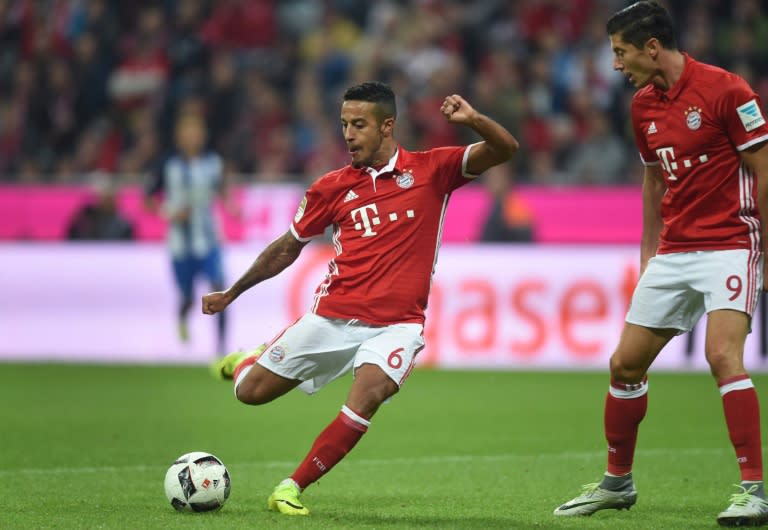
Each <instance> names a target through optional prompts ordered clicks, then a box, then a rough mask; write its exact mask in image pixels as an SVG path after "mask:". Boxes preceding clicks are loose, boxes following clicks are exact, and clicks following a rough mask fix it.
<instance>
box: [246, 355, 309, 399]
mask: <svg viewBox="0 0 768 530" xmlns="http://www.w3.org/2000/svg"><path fill="white" fill-rule="evenodd" d="M300 384H301V381H300V380H297V379H290V378H288V377H283V376H281V375H278V374H276V373H274V372H271V371H270V370H267V369H266V368H264V367H263V366H261V365H259V364H258V363H255V364H254V365H253V368H251V369H250V370H249V371H248V373H247V374H246V375H245V377H243V378H242V380H240V381H239V382H238V383H237V385H236V386H235V395H236V396H237V399H238V400H240V401H242V402H243V403H247V404H249V405H263V404H265V403H269V402H270V401H272V400H274V399H277V398H279V397H280V396H282V395H283V394H286V393H288V392H290V391H291V390H293V389H294V388H296V387H297V386H299V385H300Z"/></svg>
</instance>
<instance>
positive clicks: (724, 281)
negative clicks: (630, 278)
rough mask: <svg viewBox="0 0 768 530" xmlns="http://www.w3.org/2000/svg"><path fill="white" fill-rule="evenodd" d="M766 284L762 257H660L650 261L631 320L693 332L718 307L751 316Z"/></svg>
mask: <svg viewBox="0 0 768 530" xmlns="http://www.w3.org/2000/svg"><path fill="white" fill-rule="evenodd" d="M762 286H763V254H762V252H752V251H749V250H711V251H698V252H676V253H672V254H659V255H657V256H654V257H653V258H651V259H650V260H649V261H648V267H647V268H646V269H645V272H644V273H643V275H642V276H641V277H640V281H639V282H638V283H637V287H635V292H634V294H633V295H632V303H631V305H630V307H629V312H628V313H627V319H626V320H627V322H629V323H630V324H637V325H640V326H644V327H647V328H656V329H661V328H671V329H678V330H680V332H681V333H683V332H686V331H690V330H691V329H692V328H693V326H695V325H696V322H698V320H699V319H700V318H701V317H702V315H704V313H709V312H711V311H714V310H716V309H733V310H735V311H742V312H744V313H746V314H747V315H749V316H750V317H752V314H753V313H754V312H755V306H756V305H757V301H758V298H759V293H760V290H761V289H762Z"/></svg>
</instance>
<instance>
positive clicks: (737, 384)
mask: <svg viewBox="0 0 768 530" xmlns="http://www.w3.org/2000/svg"><path fill="white" fill-rule="evenodd" d="M717 385H718V386H719V387H720V395H721V396H724V395H726V394H727V393H728V392H733V391H734V390H747V389H748V388H754V387H755V385H753V384H752V379H750V378H749V375H747V374H743V375H737V376H736V377H730V378H728V379H723V380H722V381H720V382H718V384H717Z"/></svg>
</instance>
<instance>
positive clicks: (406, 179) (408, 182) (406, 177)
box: [395, 171, 414, 190]
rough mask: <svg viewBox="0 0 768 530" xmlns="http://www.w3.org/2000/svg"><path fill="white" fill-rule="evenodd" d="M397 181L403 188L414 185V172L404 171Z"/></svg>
mask: <svg viewBox="0 0 768 530" xmlns="http://www.w3.org/2000/svg"><path fill="white" fill-rule="evenodd" d="M395 182H397V185H398V186H400V187H401V188H403V189H404V190H405V189H408V188H410V187H411V186H413V182H414V179H413V173H411V172H410V171H404V172H402V173H401V174H400V175H398V176H397V180H396V181H395Z"/></svg>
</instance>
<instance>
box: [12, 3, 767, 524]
mask: <svg viewBox="0 0 768 530" xmlns="http://www.w3.org/2000/svg"><path fill="white" fill-rule="evenodd" d="M623 5H625V2H623V1H616V0H573V1H570V2H565V1H562V0H519V1H507V0H484V1H453V2H451V1H447V0H443V1H435V0H397V1H394V0H389V1H388V0H382V1H377V2H361V1H357V0H326V1H314V0H280V1H278V0H221V1H216V2H214V1H206V0H157V1H153V2H148V1H142V0H136V1H132V2H118V1H106V0H0V293H2V296H3V302H2V304H0V361H2V362H1V363H0V421H2V427H1V428H0V447H2V450H3V456H4V458H3V463H2V464H1V465H0V479H2V480H0V499H3V501H4V502H3V503H2V506H3V509H2V510H0V527H2V528H51V527H56V528H121V529H122V528H184V529H188V528H191V527H195V528H197V527H203V526H204V527H205V528H226V529H231V528H246V527H247V528H253V527H256V528H264V527H267V526H269V527H270V528H297V527H301V528H334V529H340V528H350V529H352V528H354V529H355V530H358V529H361V528H378V529H380V528H392V529H400V528H402V529H412V528H441V529H442V528H461V529H467V528H482V529H489V528H504V529H509V528H574V527H579V528H584V527H585V525H586V526H588V527H589V528H606V529H612V528H616V527H617V526H620V527H621V528H628V529H631V528H637V529H646V528H686V529H690V528H711V527H712V526H713V525H714V516H715V514H716V513H717V512H718V511H719V510H721V509H722V508H723V507H724V506H725V505H726V504H725V501H726V499H727V495H728V493H729V492H730V490H729V489H728V486H729V484H732V483H734V482H737V481H738V474H737V472H736V469H737V468H736V465H735V463H734V458H733V450H732V448H731V447H730V444H729V442H728V432H727V429H726V428H725V426H724V425H723V422H722V419H721V418H722V416H721V412H720V407H721V404H720V397H719V394H718V392H717V389H716V386H715V385H714V383H713V381H712V379H711V377H709V375H708V374H707V373H706V367H705V366H704V364H703V345H702V333H701V331H700V330H701V329H703V327H702V326H700V327H699V328H698V329H697V330H696V333H694V334H692V335H685V336H682V337H679V338H677V339H675V341H674V342H673V343H672V344H671V345H670V346H669V348H668V349H667V350H665V352H664V354H663V355H662V356H660V358H659V359H658V361H657V365H655V366H654V368H653V370H652V372H654V373H653V374H652V375H651V388H652V391H651V396H652V397H651V401H650V410H649V415H648V418H646V420H645V421H644V423H643V428H642V429H641V433H640V438H639V441H638V453H637V459H636V462H637V473H636V477H637V481H638V487H639V488H640V490H641V501H640V503H638V505H637V507H635V508H633V510H632V512H631V513H600V514H597V515H595V516H593V517H591V518H590V519H589V520H587V521H585V520H579V521H571V520H568V521H562V520H558V519H556V518H554V517H553V516H552V515H551V512H552V509H553V508H554V507H555V506H557V505H558V504H559V503H560V502H562V501H563V500H564V499H567V498H570V497H572V496H573V494H575V493H576V489H577V488H578V485H579V484H583V483H586V482H588V481H591V480H594V479H595V478H596V477H597V476H599V475H598V474H599V472H600V470H601V469H602V468H603V466H604V463H605V449H604V440H603V437H602V427H601V425H602V412H603V411H602V400H603V399H604V396H605V390H606V385H607V373H606V369H605V368H606V365H607V358H608V356H609V354H610V350H611V348H612V346H613V343H615V340H616V337H617V335H618V332H619V330H620V328H621V323H622V317H623V314H624V310H625V308H626V304H627V301H628V296H629V294H630V292H631V289H632V286H633V285H634V282H635V280H636V277H637V264H638V239H639V235H640V225H639V222H640V214H641V205H640V194H639V188H638V185H639V177H640V164H639V162H638V159H637V158H636V156H637V155H636V153H635V150H634V148H633V146H632V141H631V138H630V134H629V129H628V120H627V116H626V109H627V104H628V101H629V98H630V96H631V92H632V90H631V88H630V87H628V86H627V85H626V83H625V82H624V80H623V79H622V78H621V76H619V75H617V74H615V73H613V72H612V71H611V68H610V64H611V56H610V50H609V49H608V39H607V38H606V36H605V32H604V23H605V20H606V18H607V16H608V15H609V14H610V13H611V12H612V11H614V10H615V9H617V8H619V7H622V6H623ZM667 5H668V6H669V7H670V8H671V10H672V11H673V13H674V15H675V17H676V20H677V22H678V28H679V33H680V35H681V46H682V48H683V49H685V50H688V51H690V52H691V54H692V55H693V56H694V57H697V58H699V59H702V60H707V61H711V62H713V63H715V64H719V65H722V66H724V67H727V68H731V69H733V70H735V71H738V72H739V73H741V74H742V75H744V76H745V77H746V78H747V79H748V80H749V81H750V82H751V83H752V85H753V86H754V87H755V88H756V89H757V90H758V91H759V92H760V94H761V96H762V97H763V100H764V101H765V100H766V97H768V93H767V92H768V60H767V59H768V10H767V9H766V8H765V3H764V2H761V1H759V0H697V1H695V2H694V1H690V2H683V1H678V2H667ZM370 78H378V79H382V80H385V81H389V82H390V83H392V85H393V86H394V87H395V89H396V90H397V92H398V94H399V101H398V103H399V108H400V117H399V120H398V126H397V131H398V137H399V139H400V141H401V142H402V144H403V145H404V146H406V147H408V148H410V149H418V148H422V147H423V148H428V147H431V146H434V145H440V144H446V143H456V142H468V141H472V140H473V138H472V137H468V136H465V133H466V131H463V130H461V129H458V128H454V127H452V126H447V125H446V124H445V123H444V120H443V119H442V118H441V117H440V116H439V113H438V111H437V109H438V108H439V101H440V100H441V99H442V97H443V96H444V94H446V93H451V92H458V93H460V94H462V95H465V96H466V97H467V98H468V99H469V101H470V102H472V103H473V104H474V105H476V106H477V107H478V108H479V109H481V110H482V111H484V112H487V113H488V114H490V115H491V116H493V117H495V118H496V119H498V120H499V121H501V122H502V123H503V124H504V125H505V126H507V127H508V128H509V129H510V130H511V131H512V132H513V133H514V134H515V135H516V136H517V137H518V138H519V139H520V140H521V144H522V150H521V152H520V155H519V156H518V157H517V158H516V159H515V160H514V161H513V162H512V163H510V164H507V165H505V166H503V167H502V168H499V169H498V170H495V171H491V172H489V174H487V175H485V176H484V177H483V179H482V180H481V181H480V182H477V183H474V184H472V185H469V186H466V187H464V188H462V189H461V190H459V191H458V192H457V193H456V194H455V195H454V197H453V199H452V203H451V205H450V207H449V210H448V214H447V219H446V230H445V240H446V242H445V244H444V245H443V247H442V250H441V255H440V259H439V264H438V268H437V275H436V276H435V282H434V290H433V294H432V298H431V302H430V304H431V305H430V309H429V315H428V327H427V335H428V337H427V343H428V348H427V349H426V350H425V351H424V352H422V354H421V356H420V357H421V358H420V361H419V362H420V365H421V366H425V367H428V366H432V367H435V366H436V367H438V368H441V367H445V368H451V369H450V370H443V369H419V370H415V371H414V373H413V374H412V375H411V376H410V379H409V381H408V385H407V387H406V388H405V389H404V391H403V392H401V393H400V394H398V395H397V396H396V398H395V399H394V400H393V402H392V406H389V405H387V406H384V407H382V409H381V411H380V412H379V413H378V414H377V415H376V417H375V421H374V424H373V427H372V429H371V433H370V434H369V435H367V436H366V437H365V438H364V439H363V440H362V441H361V443H360V444H359V445H358V446H357V447H356V448H355V450H354V452H353V453H352V454H350V455H349V457H348V458H346V459H345V461H344V462H343V463H342V464H340V465H339V466H337V468H335V469H334V471H333V473H330V474H329V475H328V476H327V477H324V478H323V480H322V483H321V484H318V485H317V486H312V488H311V489H309V490H308V491H307V492H306V494H305V497H304V500H305V502H307V504H308V505H309V506H310V508H311V509H312V511H313V513H312V515H311V516H310V517H309V518H307V520H303V521H295V520H290V521H286V520H285V518H281V517H280V516H278V515H273V514H270V513H268V512H267V511H266V509H265V506H264V504H265V502H264V501H265V499H266V496H267V495H268V493H269V491H271V488H272V487H273V486H274V484H275V483H277V482H278V481H279V480H280V479H282V478H284V477H285V476H286V475H287V474H288V473H290V472H291V471H292V470H293V468H294V466H295V464H296V462H298V461H299V460H300V459H301V458H302V457H303V455H304V454H305V451H306V449H307V447H308V445H309V444H310V442H311V440H312V439H313V438H314V436H316V434H317V433H318V432H319V431H320V430H321V429H322V428H323V426H325V425H326V424H327V423H328V421H330V420H331V419H332V418H333V416H334V415H335V414H336V411H338V407H339V404H340V403H342V402H343V400H344V396H345V395H346V391H347V388H348V385H349V379H348V378H343V379H342V380H339V381H337V382H335V383H333V384H331V385H330V386H329V387H328V388H327V389H325V390H324V391H323V392H321V393H319V394H317V395H315V396H313V397H312V398H307V397H306V396H303V395H301V394H299V393H291V394H289V395H287V396H285V397H284V398H281V400H280V402H279V403H277V404H274V405H270V406H268V407H259V408H256V409H254V408H250V407H244V406H241V405H240V404H239V403H237V402H236V401H235V400H234V399H233V398H232V395H231V389H230V388H229V387H228V386H227V385H224V384H222V383H220V382H219V381H215V380H214V379H213V378H211V377H210V376H209V374H208V372H207V371H206V370H205V369H204V368H203V365H204V364H205V363H207V361H208V360H210V359H211V357H212V356H213V355H214V353H215V352H214V351H213V345H214V340H213V336H212V335H213V327H214V324H213V322H212V321H211V319H210V318H206V317H204V316H203V315H196V316H195V317H194V319H193V322H192V326H191V328H192V329H191V331H192V342H191V343H190V344H189V345H182V344H180V343H179V342H178V339H177V336H176V327H175V320H174V305H175V293H174V290H173V286H172V278H171V271H170V265H169V262H168V261H169V260H168V254H167V251H166V248H165V245H164V243H163V241H162V239H163V235H164V231H165V225H164V223H163V221H162V220H161V219H160V218H157V217H154V216H152V215H150V214H149V213H147V211H146V210H145V209H144V208H143V206H142V203H141V197H142V188H143V186H144V183H145V182H146V179H147V175H148V174H149V173H150V172H151V171H152V169H153V167H154V165H155V164H156V163H157V160H158V158H159V157H160V156H162V155H163V154H164V153H166V152H167V150H168V149H169V147H170V134H169V133H170V127H171V124H172V123H173V120H174V118H175V117H176V116H178V115H180V114H181V113H201V114H203V115H204V116H205V117H206V120H207V122H208V127H209V132H210V137H211V139H212V146H213V147H214V148H216V149H217V150H218V151H219V152H220V153H221V154H222V156H223V157H224V158H225V160H226V165H227V178H228V179H229V180H230V181H231V183H232V185H233V186H234V190H235V193H236V197H237V202H238V204H239V207H240V211H241V215H239V216H232V215H228V214H227V212H225V211H222V212H220V213H221V217H222V221H223V225H224V228H225V232H226V235H227V241H226V244H225V250H224V258H225V265H226V272H227V276H228V278H229V279H233V278H234V277H235V276H236V275H238V274H239V273H240V272H241V271H242V270H243V269H244V267H245V266H246V265H247V264H248V263H249V262H250V261H251V260H252V259H253V258H254V257H255V256H256V254H257V252H259V250H260V249H261V248H263V246H264V245H265V244H266V242H267V241H269V240H270V238H271V237H274V236H275V235H276V234H279V233H282V232H283V231H284V230H285V229H286V227H287V223H288V222H290V220H291V218H292V216H293V213H294V211H295V208H296V205H297V202H298V198H299V197H300V196H301V194H302V190H303V189H304V187H305V186H306V184H307V183H308V182H309V181H310V180H311V179H312V178H314V177H316V176H317V175H319V174H320V173H322V172H323V171H325V170H326V169H329V168H333V167H336V166H338V165H341V164H345V163H346V161H347V156H346V154H345V152H344V147H343V144H342V143H341V138H340V134H339V127H338V106H339V102H338V100H339V96H340V93H341V91H342V90H343V88H344V87H345V86H347V85H349V84H352V83H355V82H358V81H361V80H365V79H370ZM89 205H91V206H92V205H99V211H100V212H101V213H102V214H103V216H104V217H102V219H106V221H105V222H104V223H103V224H102V225H96V226H90V227H89V228H90V230H89V231H85V232H84V231H83V230H82V226H80V227H77V226H74V225H75V224H76V223H73V219H75V216H76V215H77V213H78V212H79V211H80V209H81V208H83V207H87V206H89ZM126 227H129V230H126ZM129 235H130V238H129V239H128V240H121V239H120V238H126V237H127V236H129ZM93 237H100V238H101V239H98V240H89V239H88V238H93ZM328 252H329V249H327V248H325V247H324V246H323V245H321V244H316V243H315V244H313V245H311V246H310V247H308V248H307V249H306V250H305V252H304V253H303V255H302V257H301V258H300V261H299V262H298V263H296V264H295V265H294V266H293V267H291V268H289V269H288V270H286V271H285V272H284V273H283V274H281V275H280V276H278V277H277V278H274V279H273V280H271V281H269V282H266V283H265V284H263V285H260V286H258V287H257V288H255V289H253V290H252V291H251V292H249V293H248V294H246V295H245V296H243V297H242V298H241V299H240V300H238V303H237V304H235V305H234V306H233V307H232V308H231V309H230V310H228V311H232V319H231V328H232V329H231V331H232V336H231V341H230V342H231V346H232V347H233V348H234V347H241V346H245V347H247V346H251V345H254V344H256V343H258V342H260V341H262V340H264V339H267V338H270V337H271V336H272V335H273V334H274V333H275V332H276V331H277V330H279V329H280V328H281V327H282V326H284V325H285V324H286V323H288V322H290V321H292V319H293V318H294V316H295V315H296V314H299V313H301V312H302V311H304V310H305V309H306V308H307V307H308V306H309V300H310V297H311V293H312V291H313V290H314V287H315V286H316V284H317V283H318V282H319V281H320V279H321V276H322V275H323V274H324V261H325V260H326V259H327V257H328ZM198 289H199V291H198V292H199V293H202V290H203V289H204V286H202V285H201V286H199V288H198ZM765 329H766V326H765V304H764V303H761V305H760V312H759V316H758V318H757V319H756V322H755V326H754V331H755V332H754V333H752V334H751V336H750V337H749V339H748V345H747V359H746V362H747V366H748V368H749V370H750V373H751V375H752V379H753V380H754V382H755V385H756V388H757V389H758V392H759V393H760V396H761V398H762V399H761V400H762V401H763V403H764V404H765V395H766V394H765V392H766V389H768V374H767V373H766V372H768V361H766V356H765V353H764V352H765V351H766V350H767V349H768V348H766V347H765V344H766V339H765ZM181 364H186V365H189V366H180V365H181ZM164 365H165V366H164ZM660 372H663V373H660ZM681 372H682V373H681ZM763 423H765V422H763ZM764 449H765V448H764ZM192 450H205V451H210V452H213V453H215V454H216V455H217V456H219V457H221V458H222V459H223V460H224V462H225V463H226V464H227V467H228V468H229V470H230V472H231V475H232V477H233V493H232V497H231V498H230V500H229V501H228V504H227V506H226V507H225V509H224V510H222V512H220V513H217V514H215V515H214V516H213V517H203V518H195V517H192V518H189V517H181V516H178V515H177V514H176V513H175V512H174V511H173V509H172V508H170V506H168V504H167V503H166V501H165V498H164V496H163V493H162V478H163V476H164V474H165V471H166V469H167V466H168V465H169V464H170V463H171V462H172V461H173V460H174V458H175V457H177V456H178V455H180V454H182V453H185V452H188V451H192ZM564 470H565V471H566V472H565V473H564ZM489 499H491V502H490V503H489Z"/></svg>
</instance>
